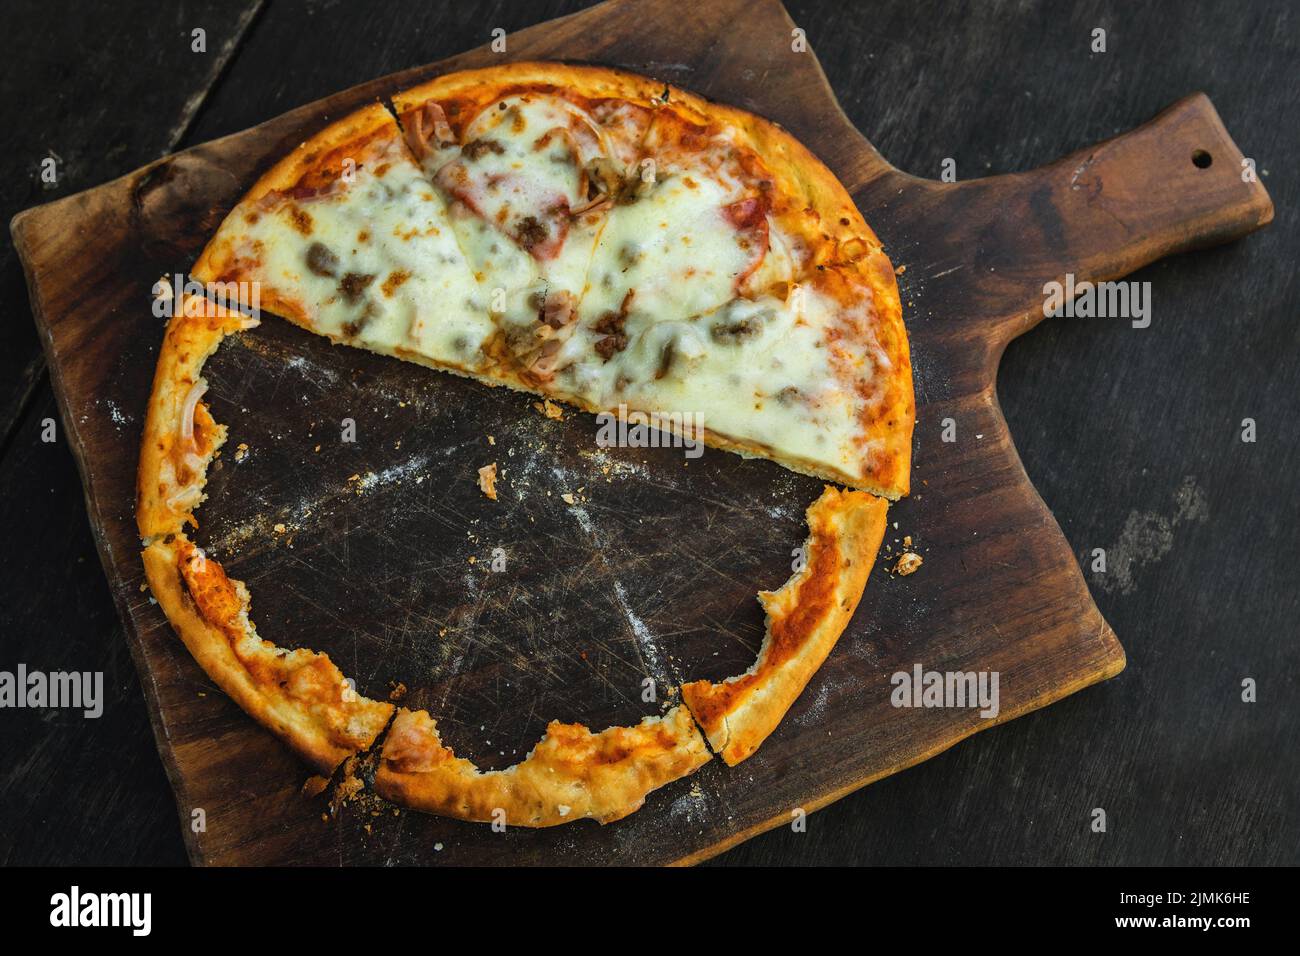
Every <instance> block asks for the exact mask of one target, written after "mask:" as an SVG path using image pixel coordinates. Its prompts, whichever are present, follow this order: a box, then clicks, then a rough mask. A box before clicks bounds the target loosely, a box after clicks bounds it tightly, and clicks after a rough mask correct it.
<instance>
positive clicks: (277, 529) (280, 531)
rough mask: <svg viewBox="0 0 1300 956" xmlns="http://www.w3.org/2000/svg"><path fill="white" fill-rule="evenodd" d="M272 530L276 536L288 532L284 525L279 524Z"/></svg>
mask: <svg viewBox="0 0 1300 956" xmlns="http://www.w3.org/2000/svg"><path fill="white" fill-rule="evenodd" d="M271 530H272V531H274V532H275V533H276V534H284V533H285V531H287V530H288V529H287V528H286V527H285V526H284V525H283V524H277V525H276V526H275V527H274V528H272V529H271Z"/></svg>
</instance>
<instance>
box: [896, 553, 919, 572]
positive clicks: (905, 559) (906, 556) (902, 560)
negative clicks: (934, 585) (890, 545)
mask: <svg viewBox="0 0 1300 956" xmlns="http://www.w3.org/2000/svg"><path fill="white" fill-rule="evenodd" d="M922 561H923V559H922V558H921V556H920V555H919V554H917V553H916V552H915V551H905V552H904V553H903V554H900V555H899V556H898V563H897V564H895V565H894V571H895V573H897V574H903V575H907V574H911V573H913V572H914V571H915V570H916V569H917V568H919V567H920V566H921V564H922Z"/></svg>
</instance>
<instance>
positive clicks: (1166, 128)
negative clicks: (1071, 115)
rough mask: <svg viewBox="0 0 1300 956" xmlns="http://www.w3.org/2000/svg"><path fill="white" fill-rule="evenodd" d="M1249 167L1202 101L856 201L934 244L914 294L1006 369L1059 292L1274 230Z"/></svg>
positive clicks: (881, 183) (874, 187) (895, 230)
mask: <svg viewBox="0 0 1300 956" xmlns="http://www.w3.org/2000/svg"><path fill="white" fill-rule="evenodd" d="M1244 159H1245V157H1243V156H1242V153H1241V150H1240V149H1238V148H1237V144H1236V143H1234V142H1233V141H1232V137H1231V136H1229V135H1228V131H1227V130H1226V129H1225V128H1224V126H1223V121H1222V120H1220V119H1219V114H1218V112H1216V111H1215V109H1214V106H1213V104H1212V103H1211V102H1210V100H1209V98H1208V97H1207V96H1205V95H1204V94H1203V93H1197V94H1193V95H1192V96H1188V97H1185V98H1184V99H1181V100H1179V101H1178V102H1177V103H1174V104H1173V105H1172V106H1170V107H1168V108H1167V109H1166V110H1164V111H1163V112H1162V113H1160V114H1159V115H1158V116H1156V117H1155V118H1154V119H1152V120H1150V121H1149V122H1147V123H1145V124H1143V125H1142V126H1139V127H1137V128H1136V129H1133V130H1130V131H1129V132H1127V133H1122V134H1120V135H1119V136H1116V137H1114V138H1113V139H1109V140H1107V141H1105V142H1104V143H1099V144H1097V145H1096V146H1091V147H1089V148H1087V149H1082V150H1079V151H1078V152H1076V153H1073V154H1071V155H1069V156H1067V157H1065V158H1064V159H1061V160H1057V161H1056V162H1054V163H1051V164H1049V165H1047V166H1043V167H1040V168H1038V169H1034V170H1030V171H1029V172H1024V173H1012V174H1009V175H1004V176H990V177H988V178H985V179H973V180H965V181H961V182H956V183H939V182H935V181H934V180H927V179H918V178H915V177H911V176H906V174H901V175H902V180H901V182H900V180H899V178H898V176H899V175H900V174H897V173H895V174H894V175H886V176H881V177H880V178H878V179H877V180H875V181H874V182H873V183H871V184H869V185H868V186H867V187H865V188H864V189H863V191H862V193H861V195H859V196H858V197H856V198H858V199H859V205H860V206H861V207H862V208H865V209H873V210H877V213H876V214H875V216H876V217H877V218H880V219H881V220H882V223H881V224H882V225H883V226H885V227H886V229H887V232H888V234H889V235H894V234H897V235H911V234H917V235H921V236H923V237H924V239H925V243H924V252H925V256H924V258H923V259H919V261H914V262H913V265H915V266H917V268H916V269H915V270H914V271H913V273H912V276H914V277H915V278H914V279H911V281H913V282H921V283H924V287H925V289H926V300H927V302H928V303H929V306H930V311H931V313H932V314H933V315H934V316H935V317H937V318H943V319H945V320H946V321H947V322H948V327H949V329H950V330H951V333H952V334H954V335H960V336H964V337H974V338H976V339H979V340H982V341H986V342H991V343H993V345H994V348H993V349H992V350H991V351H990V352H989V353H988V357H989V358H990V360H991V361H993V362H996V360H997V355H999V354H1000V352H1001V347H1002V346H1005V344H1006V343H1007V342H1008V341H1010V340H1011V339H1012V338H1014V337H1015V336H1017V335H1020V334H1022V333H1023V332H1025V331H1027V330H1028V329H1030V328H1032V327H1033V326H1034V325H1036V324H1037V323H1038V322H1040V321H1042V319H1043V316H1044V308H1043V303H1044V302H1045V295H1046V292H1047V288H1048V286H1049V285H1051V284H1057V283H1059V284H1060V285H1061V286H1068V285H1069V282H1068V278H1069V277H1070V276H1072V277H1073V281H1074V285H1075V287H1078V285H1079V284H1080V283H1083V282H1101V281H1106V280H1111V279H1118V278H1119V277H1121V276H1124V275H1128V274H1129V273H1130V272H1133V271H1135V270H1137V269H1140V268H1141V267H1142V266H1145V265H1148V264H1149V263H1151V262H1154V261H1155V260H1157V259H1159V258H1161V257H1163V256H1167V255H1171V254H1173V253H1177V252H1186V251H1188V250H1191V249H1197V248H1202V247H1205V246H1213V245H1217V244H1219V243H1224V242H1229V241H1231V240H1234V239H1239V238H1241V237H1242V236H1244V235H1246V234H1247V233H1250V232H1253V231H1254V230H1256V229H1258V228H1260V227H1261V226H1263V225H1265V224H1267V223H1268V222H1270V221H1271V220H1272V218H1273V202H1272V200H1270V199H1269V197H1268V192H1267V190H1265V189H1264V186H1263V185H1262V184H1261V183H1260V182H1259V181H1258V176H1257V175H1255V176H1252V175H1251V174H1253V173H1254V168H1253V164H1248V165H1246V164H1243V160H1244ZM900 186H901V188H900ZM896 200H897V201H896ZM891 217H894V219H897V221H896V222H895V221H894V219H891ZM873 221H875V220H874V219H873ZM886 248H887V249H889V248H890V247H889V245H888V239H887V241H886ZM903 261H904V262H905V263H906V261H907V260H906V258H904V259H903ZM905 298H906V296H905Z"/></svg>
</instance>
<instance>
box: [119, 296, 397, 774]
mask: <svg viewBox="0 0 1300 956" xmlns="http://www.w3.org/2000/svg"><path fill="white" fill-rule="evenodd" d="M188 312H193V313H195V314H187V313H188ZM256 325H257V320H256V319H251V318H249V317H247V316H244V315H241V314H239V313H237V312H231V311H228V310H226V309H223V308H222V307H221V306H219V305H217V304H216V303H213V302H209V301H207V300H205V299H198V298H191V297H189V296H182V297H180V298H179V299H178V300H177V307H176V314H175V316H174V317H173V318H172V320H171V321H170V323H169V324H168V326H167V332H166V335H165V336H164V338H163V346H162V352H161V354H160V355H159V356H158V368H157V372H156V373H155V375H154V384H153V392H152V394H151V396H150V399H149V410H148V413H147V415H146V417H145V428H144V439H143V442H142V444H141V448H140V466H139V472H138V475H137V481H136V493H137V503H136V521H137V524H138V526H139V530H140V538H141V542H142V543H143V544H144V546H145V547H144V551H143V553H142V554H141V558H142V560H143V561H144V569H145V578H146V580H147V581H148V582H149V587H150V589H151V590H152V591H153V595H154V598H155V599H156V600H157V601H158V604H159V606H160V607H161V608H162V611H163V613H164V614H165V615H166V616H167V620H169V621H170V622H171V624H172V627H173V628H174V629H175V630H176V633H177V634H178V635H179V636H180V638H181V640H182V641H183V642H184V643H185V646H186V647H187V648H188V649H189V651H190V653H191V654H192V655H193V656H194V659H195V660H196V661H197V662H198V663H199V665H200V666H201V667H202V668H203V669H204V671H206V672H207V674H208V676H209V677H211V678H212V679H213V680H214V681H216V683H217V686H219V687H220V688H221V689H222V690H223V691H225V692H226V694H228V695H229V696H230V697H231V698H232V699H233V700H234V701H235V702H236V703H237V704H239V706H240V707H242V708H243V709H244V711H245V712H247V713H248V714H249V715H250V716H252V717H253V718H254V719H255V720H256V721H257V722H258V723H260V724H262V726H264V727H266V728H268V729H269V730H271V731H272V732H274V733H275V734H276V735H277V736H279V737H280V739H282V740H283V741H284V742H285V743H287V744H288V745H289V746H290V747H292V748H293V749H294V750H295V751H297V752H298V753H299V754H300V755H301V756H302V757H303V758H304V759H305V760H307V761H308V762H309V763H311V764H312V765H313V766H315V767H317V768H318V769H320V770H323V771H326V772H328V771H330V770H333V768H334V767H336V766H337V765H338V764H339V763H340V762H341V761H342V760H343V759H344V758H346V757H348V756H350V755H351V754H353V753H356V752H357V751H359V750H363V749H365V748H366V747H369V746H370V745H371V744H372V743H373V742H374V741H375V739H376V738H377V737H378V736H379V733H380V731H381V730H383V728H384V726H385V725H386V724H387V723H388V720H389V718H390V717H391V716H392V712H393V706H392V705H391V704H387V703H382V702H380V701H374V700H369V699H367V698H365V697H362V696H361V695H360V694H357V693H356V691H355V690H353V689H352V687H351V686H350V685H349V684H348V683H347V681H346V680H345V679H344V677H343V674H342V673H341V672H340V671H339V669H338V668H337V667H335V666H334V664H333V663H332V662H331V661H330V659H329V657H328V656H327V655H325V654H319V653H317V652H315V651H311V650H307V649H299V650H294V651H289V650H284V649H282V648H279V647H276V646H275V645H274V644H272V643H270V642H269V641H264V640H262V639H261V638H260V637H258V636H257V631H256V628H255V627H254V625H253V623H252V621H251V620H250V619H249V616H248V610H249V595H248V591H247V589H246V588H245V587H244V585H243V584H242V583H241V582H239V581H232V580H231V579H229V578H228V577H227V576H226V573H225V571H224V570H223V569H222V567H221V565H220V564H218V563H217V562H216V561H213V560H211V559H209V558H206V557H205V556H204V555H203V553H202V551H200V550H199V549H198V548H197V547H195V545H194V544H193V543H192V542H191V541H190V540H189V538H188V537H187V536H186V534H185V527H186V526H191V527H197V526H198V523H197V522H196V521H195V519H194V509H195V508H197V507H198V505H199V503H200V502H201V501H202V499H203V486H204V483H205V482H206V480H207V466H208V465H209V463H211V461H212V459H213V458H214V457H215V456H216V454H217V451H218V449H219V448H220V447H221V444H222V443H223V442H224V441H225V438H226V429H225V426H223V425H218V424H217V423H216V422H214V421H213V419H212V416H211V414H210V413H209V411H208V408H207V406H206V405H204V404H203V403H202V402H201V401H199V400H198V397H197V395H196V391H201V390H202V388H203V387H204V383H203V380H202V378H201V374H200V373H201V371H202V368H203V363H204V362H205V361H207V359H208V357H209V356H211V355H212V353H213V352H215V351H216V350H217V347H218V346H219V345H220V344H221V341H222V339H224V338H225V337H226V336H227V335H229V334H232V333H237V332H241V331H243V330H245V329H249V328H252V327H253V326H256ZM187 410H192V413H193V423H194V424H193V429H192V438H191V437H186V435H185V433H184V432H185V429H184V422H185V419H186V417H187Z"/></svg>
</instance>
